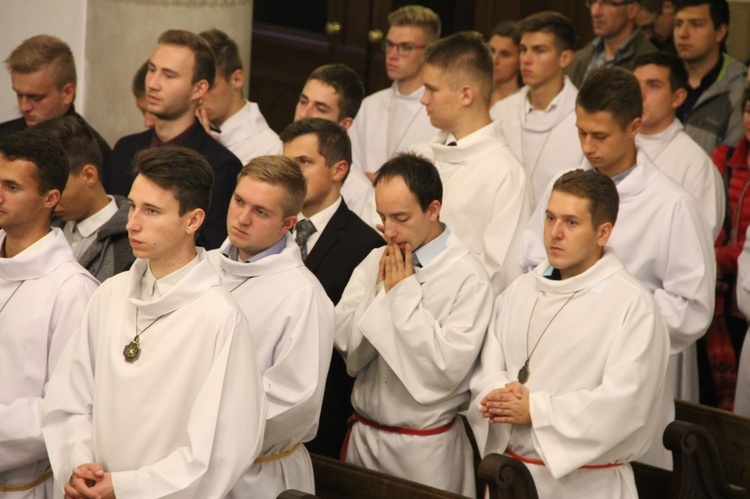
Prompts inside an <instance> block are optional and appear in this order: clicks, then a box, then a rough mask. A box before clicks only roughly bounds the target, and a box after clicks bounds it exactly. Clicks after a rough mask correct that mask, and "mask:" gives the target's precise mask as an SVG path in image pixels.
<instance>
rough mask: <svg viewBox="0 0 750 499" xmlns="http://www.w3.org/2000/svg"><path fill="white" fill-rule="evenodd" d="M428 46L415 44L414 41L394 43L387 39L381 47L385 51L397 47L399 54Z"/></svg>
mask: <svg viewBox="0 0 750 499" xmlns="http://www.w3.org/2000/svg"><path fill="white" fill-rule="evenodd" d="M426 46H427V45H414V44H413V43H393V42H392V41H390V40H388V39H385V40H383V43H382V44H381V46H380V47H381V48H382V49H383V52H388V50H390V49H392V48H394V47H395V49H396V51H397V52H398V55H409V54H411V51H412V50H415V49H423V48H425V47H426Z"/></svg>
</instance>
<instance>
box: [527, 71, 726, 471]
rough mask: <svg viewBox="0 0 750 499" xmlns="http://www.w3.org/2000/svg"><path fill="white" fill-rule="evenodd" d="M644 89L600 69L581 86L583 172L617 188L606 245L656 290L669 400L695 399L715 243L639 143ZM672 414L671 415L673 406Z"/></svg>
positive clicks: (538, 250) (530, 252) (534, 225)
mask: <svg viewBox="0 0 750 499" xmlns="http://www.w3.org/2000/svg"><path fill="white" fill-rule="evenodd" d="M639 87H640V85H639V84H638V80H637V79H636V78H635V76H633V75H632V74H631V73H630V72H628V71H626V70H624V69H622V68H604V69H601V70H598V71H596V72H594V73H593V74H592V75H591V76H589V78H588V79H587V80H586V82H585V83H584V84H583V86H582V87H581V89H580V91H579V92H578V100H577V103H576V125H577V126H578V130H579V139H580V144H581V149H582V150H583V153H584V155H585V156H586V160H585V161H584V163H583V168H584V169H586V170H592V169H594V170H596V171H597V172H598V173H601V174H603V175H606V176H608V177H610V178H611V179H612V180H614V182H615V184H616V185H617V192H618V193H619V196H620V211H619V221H618V223H617V227H616V228H615V229H614V231H613V232H612V236H611V238H610V240H609V244H610V246H611V247H612V248H613V249H614V250H615V252H616V253H617V254H618V255H620V258H621V259H622V262H623V264H624V265H625V268H626V269H627V270H628V271H629V272H630V273H631V274H633V275H634V276H635V277H637V278H638V279H640V281H641V282H642V283H643V284H644V285H645V286H646V287H647V288H648V289H650V290H651V291H652V292H653V294H654V298H656V302H657V303H658V305H659V309H660V310H661V313H662V316H663V317H664V320H665V322H666V323H667V327H668V328H669V335H670V347H671V348H670V352H671V353H672V355H671V357H670V366H669V371H668V373H667V388H668V390H670V397H675V398H681V399H686V400H691V401H697V400H698V399H697V397H698V393H697V392H698V368H697V357H696V349H695V342H696V341H697V340H698V338H700V337H701V336H703V334H704V333H705V332H706V329H707V328H708V325H709V323H710V322H711V318H712V317H713V310H714V287H715V285H716V259H715V256H714V250H713V239H712V236H711V230H710V229H709V227H708V223H707V222H706V219H705V217H704V216H703V215H702V214H701V213H700V208H699V207H698V202H697V201H696V200H695V198H694V197H693V196H691V195H690V194H689V193H688V192H687V191H685V189H683V188H682V187H680V185H678V184H677V183H676V182H675V181H674V180H672V179H671V178H669V177H668V176H667V175H666V174H664V173H663V172H662V171H661V170H659V168H658V167H657V166H656V165H654V164H653V162H652V161H651V159H650V158H649V157H648V155H647V154H646V153H645V152H644V151H643V150H642V149H640V148H638V147H636V145H635V136H636V135H637V134H638V130H639V128H640V122H641V115H642V114H643V99H642V98H641V91H640V88H639ZM548 198H549V189H548V191H547V192H546V193H545V196H544V197H543V199H542V200H540V204H539V205H538V206H537V209H536V211H535V212H534V214H533V215H532V217H531V219H530V220H529V223H528V224H527V226H526V229H525V231H524V234H523V266H524V268H526V269H531V268H534V267H536V266H537V265H538V264H539V263H540V262H541V261H542V260H544V258H545V256H546V255H545V250H544V243H543V240H542V238H541V236H540V234H541V233H542V225H543V223H544V217H545V215H544V211H543V210H544V207H545V206H546V205H547V201H548ZM688 269H689V270H688ZM668 410H669V413H670V417H671V418H674V406H673V405H670V406H669V407H668ZM662 430H663V428H662ZM652 451H653V452H654V453H652V452H651V451H650V452H649V455H648V457H647V460H648V461H647V462H649V464H655V465H659V466H662V467H665V468H668V467H671V455H670V454H669V452H667V451H666V449H664V447H663V446H662V445H661V442H656V443H655V444H654V447H653V449H652ZM657 454H658V455H657Z"/></svg>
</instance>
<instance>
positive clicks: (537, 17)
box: [518, 10, 576, 52]
mask: <svg viewBox="0 0 750 499" xmlns="http://www.w3.org/2000/svg"><path fill="white" fill-rule="evenodd" d="M540 31H541V32H542V33H550V34H551V35H552V36H554V37H555V45H556V46H557V48H558V50H560V52H562V51H564V50H573V49H574V48H575V46H576V29H575V27H574V26H573V23H571V22H570V19H568V18H567V17H565V16H564V15H562V14H560V13H559V12H553V11H551V10H548V11H544V12H538V13H536V14H532V15H530V16H529V17H527V18H526V19H524V20H522V21H521V22H520V23H518V39H519V40H520V39H521V36H523V34H524V33H538V32H540Z"/></svg>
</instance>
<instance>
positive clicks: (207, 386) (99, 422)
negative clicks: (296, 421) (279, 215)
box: [42, 147, 267, 499]
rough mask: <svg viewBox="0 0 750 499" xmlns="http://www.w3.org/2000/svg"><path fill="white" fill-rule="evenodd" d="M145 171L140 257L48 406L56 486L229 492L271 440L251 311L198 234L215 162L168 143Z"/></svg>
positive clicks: (69, 357) (131, 227) (105, 295)
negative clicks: (227, 284)
mask: <svg viewBox="0 0 750 499" xmlns="http://www.w3.org/2000/svg"><path fill="white" fill-rule="evenodd" d="M134 171H135V172H136V174H137V176H136V178H135V180H134V181H133V187H132V188H131V190H130V194H129V195H128V201H129V203H130V212H129V215H128V225H127V229H128V233H129V235H130V244H131V246H132V247H133V252H134V253H135V255H136V257H138V260H136V262H135V263H134V264H133V267H131V269H130V270H129V271H128V272H123V273H121V274H118V275H116V276H114V277H112V278H110V279H108V280H107V281H106V282H105V283H104V284H103V285H102V286H100V287H99V289H98V290H97V292H96V293H95V294H94V296H93V297H92V299H91V303H90V304H89V308H88V310H87V314H86V316H85V317H84V320H83V323H82V325H81V327H80V328H79V329H78V331H77V332H76V334H75V335H74V337H73V338H72V339H71V341H70V343H69V344H68V348H66V350H65V351H64V352H63V355H62V358H61V359H60V363H59V366H58V369H57V370H56V371H55V373H54V374H53V376H52V380H50V383H49V386H48V389H47V396H46V397H45V400H44V403H43V405H42V413H43V431H44V439H45V442H46V444H47V449H48V451H49V454H50V462H51V463H52V469H53V471H54V472H55V480H56V486H57V492H58V493H59V492H62V491H63V490H64V491H65V494H66V496H68V497H73V498H79V497H84V498H90V497H99V498H102V499H109V498H113V497H115V496H117V497H165V496H171V497H205V498H223V497H225V496H226V494H227V493H228V492H229V490H230V489H231V488H232V487H233V486H234V484H235V482H236V481H237V479H238V478H239V477H240V476H241V475H242V473H244V472H245V471H246V470H247V469H248V467H249V466H250V465H251V464H252V462H253V460H254V459H255V458H256V456H257V455H258V453H259V452H260V449H261V443H262V439H263V430H264V427H265V421H266V405H267V403H266V398H265V395H264V391H263V383H262V379H261V375H260V373H259V371H258V361H257V360H256V359H257V356H256V349H255V346H254V345H253V343H252V337H251V333H250V330H249V328H248V325H247V322H246V321H245V317H244V315H243V313H242V311H241V310H240V308H239V307H238V306H237V303H236V302H235V300H234V299H233V298H232V297H231V295H230V294H229V292H228V291H227V290H226V289H224V287H222V285H221V280H220V278H219V275H218V274H217V273H216V270H215V269H214V268H213V267H212V266H211V264H210V263H209V261H208V258H207V256H206V252H205V251H204V250H203V249H202V248H196V246H195V236H196V232H197V231H198V230H199V229H200V227H201V224H202V223H203V221H204V219H205V214H206V210H207V209H208V205H209V203H210V199H211V183H212V181H213V173H212V169H211V167H210V166H209V164H208V162H207V161H206V160H205V159H204V158H203V156H201V155H200V154H199V153H197V152H195V151H192V150H189V149H186V148H181V147H179V148H178V147H160V148H154V149H147V150H145V151H141V152H139V153H138V154H137V155H136V156H135V163H134Z"/></svg>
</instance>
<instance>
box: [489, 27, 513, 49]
mask: <svg viewBox="0 0 750 499" xmlns="http://www.w3.org/2000/svg"><path fill="white" fill-rule="evenodd" d="M493 36H502V37H503V38H510V39H511V40H513V43H515V44H516V45H518V23H517V22H514V21H507V22H503V23H500V24H498V25H497V26H495V27H494V28H493V29H492V33H490V37H493Z"/></svg>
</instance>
